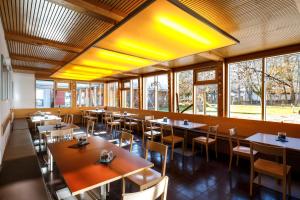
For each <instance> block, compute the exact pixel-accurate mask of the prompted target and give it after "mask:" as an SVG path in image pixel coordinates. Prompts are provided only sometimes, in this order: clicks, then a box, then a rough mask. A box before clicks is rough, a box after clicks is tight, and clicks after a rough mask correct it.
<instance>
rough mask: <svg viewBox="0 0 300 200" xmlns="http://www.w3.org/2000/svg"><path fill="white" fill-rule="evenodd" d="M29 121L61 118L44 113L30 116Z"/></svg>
mask: <svg viewBox="0 0 300 200" xmlns="http://www.w3.org/2000/svg"><path fill="white" fill-rule="evenodd" d="M30 119H31V122H33V123H34V122H41V121H47V120H55V119H57V120H60V119H61V118H60V117H58V116H56V115H44V116H31V118H30Z"/></svg>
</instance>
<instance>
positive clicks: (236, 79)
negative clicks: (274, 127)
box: [228, 59, 262, 119]
mask: <svg viewBox="0 0 300 200" xmlns="http://www.w3.org/2000/svg"><path fill="white" fill-rule="evenodd" d="M261 79H262V59H257V60H249V61H244V62H238V63H231V64H229V76H228V80H229V89H228V92H229V94H228V101H229V117H236V118H244V119H261V110H262V109H261V96H262V83H261Z"/></svg>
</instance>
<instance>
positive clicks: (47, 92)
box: [35, 80, 54, 108]
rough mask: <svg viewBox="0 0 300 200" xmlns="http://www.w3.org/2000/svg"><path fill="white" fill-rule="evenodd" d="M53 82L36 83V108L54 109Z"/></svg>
mask: <svg viewBox="0 0 300 200" xmlns="http://www.w3.org/2000/svg"><path fill="white" fill-rule="evenodd" d="M53 89H54V82H53V81H43V80H37V81H36V99H35V105H36V108H53V106H54V105H53Z"/></svg>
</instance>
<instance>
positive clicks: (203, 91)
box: [195, 84, 218, 116]
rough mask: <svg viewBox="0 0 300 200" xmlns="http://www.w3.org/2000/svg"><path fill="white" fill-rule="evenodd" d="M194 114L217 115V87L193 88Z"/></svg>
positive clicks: (202, 86) (214, 85)
mask: <svg viewBox="0 0 300 200" xmlns="http://www.w3.org/2000/svg"><path fill="white" fill-rule="evenodd" d="M195 114H202V115H213V116H217V115H218V85H217V84H209V85H197V86H195Z"/></svg>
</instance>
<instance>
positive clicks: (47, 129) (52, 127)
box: [37, 123, 80, 133]
mask: <svg viewBox="0 0 300 200" xmlns="http://www.w3.org/2000/svg"><path fill="white" fill-rule="evenodd" d="M70 128H72V129H80V127H79V126H77V125H75V124H66V123H62V127H61V128H55V125H44V126H37V129H38V131H39V133H44V132H50V131H53V130H58V129H60V130H65V129H70Z"/></svg>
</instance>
